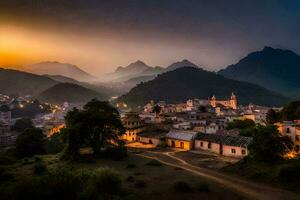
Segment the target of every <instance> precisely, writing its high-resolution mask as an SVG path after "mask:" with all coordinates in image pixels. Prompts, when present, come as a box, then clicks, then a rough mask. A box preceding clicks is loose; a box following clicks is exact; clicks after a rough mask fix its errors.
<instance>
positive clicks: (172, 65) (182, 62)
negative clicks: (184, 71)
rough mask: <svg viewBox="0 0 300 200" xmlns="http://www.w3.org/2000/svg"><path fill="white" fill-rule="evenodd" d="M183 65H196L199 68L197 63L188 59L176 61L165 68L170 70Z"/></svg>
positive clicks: (166, 70)
mask: <svg viewBox="0 0 300 200" xmlns="http://www.w3.org/2000/svg"><path fill="white" fill-rule="evenodd" d="M181 67H195V68H199V67H198V66H197V65H195V64H194V63H192V62H190V61H189V60H187V59H184V60H182V61H179V62H175V63H173V64H171V65H169V66H168V67H167V68H166V69H165V72H168V71H173V70H175V69H178V68H181Z"/></svg>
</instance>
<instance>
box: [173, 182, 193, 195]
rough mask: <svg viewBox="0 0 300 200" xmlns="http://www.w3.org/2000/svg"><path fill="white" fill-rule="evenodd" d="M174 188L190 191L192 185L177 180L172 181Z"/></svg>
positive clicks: (183, 191) (182, 191) (180, 190)
mask: <svg viewBox="0 0 300 200" xmlns="http://www.w3.org/2000/svg"><path fill="white" fill-rule="evenodd" d="M173 187H174V190H175V191H176V192H180V193H186V192H192V191H193V189H192V187H191V186H190V185H189V184H188V183H187V182H185V181H177V182H175V183H174V186H173Z"/></svg>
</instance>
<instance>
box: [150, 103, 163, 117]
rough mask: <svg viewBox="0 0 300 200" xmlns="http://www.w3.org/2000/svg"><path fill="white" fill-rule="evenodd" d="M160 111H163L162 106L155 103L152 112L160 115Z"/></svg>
mask: <svg viewBox="0 0 300 200" xmlns="http://www.w3.org/2000/svg"><path fill="white" fill-rule="evenodd" d="M160 111H161V107H160V106H159V105H157V104H156V105H155V106H154V107H153V109H152V111H151V112H152V113H155V115H156V116H157V115H159V113H160Z"/></svg>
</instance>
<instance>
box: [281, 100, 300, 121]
mask: <svg viewBox="0 0 300 200" xmlns="http://www.w3.org/2000/svg"><path fill="white" fill-rule="evenodd" d="M281 117H282V119H281V120H288V121H290V120H295V119H300V101H293V102H290V103H288V104H287V105H285V106H284V107H283V109H282V110H281Z"/></svg>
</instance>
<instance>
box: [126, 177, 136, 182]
mask: <svg viewBox="0 0 300 200" xmlns="http://www.w3.org/2000/svg"><path fill="white" fill-rule="evenodd" d="M126 181H127V182H130V183H133V182H134V181H135V178H134V177H133V176H128V177H127V178H126Z"/></svg>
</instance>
